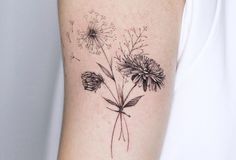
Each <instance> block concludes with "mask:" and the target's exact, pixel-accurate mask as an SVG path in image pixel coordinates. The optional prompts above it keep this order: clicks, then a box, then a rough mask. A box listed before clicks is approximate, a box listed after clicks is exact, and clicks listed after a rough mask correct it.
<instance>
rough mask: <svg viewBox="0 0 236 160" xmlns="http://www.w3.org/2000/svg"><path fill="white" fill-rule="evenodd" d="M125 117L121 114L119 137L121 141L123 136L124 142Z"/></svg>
mask: <svg viewBox="0 0 236 160" xmlns="http://www.w3.org/2000/svg"><path fill="white" fill-rule="evenodd" d="M122 117H123V116H122V113H120V136H119V139H118V140H120V138H121V136H122V138H123V140H124V142H125V136H124V132H123V122H122V119H123V118H122Z"/></svg>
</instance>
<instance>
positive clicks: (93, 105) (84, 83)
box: [58, 0, 184, 160]
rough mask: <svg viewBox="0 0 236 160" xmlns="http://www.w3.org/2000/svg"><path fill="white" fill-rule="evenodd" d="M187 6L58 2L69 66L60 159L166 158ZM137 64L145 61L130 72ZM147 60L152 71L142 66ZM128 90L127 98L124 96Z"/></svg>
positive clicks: (163, 0) (151, 0) (162, 1)
mask: <svg viewBox="0 0 236 160" xmlns="http://www.w3.org/2000/svg"><path fill="white" fill-rule="evenodd" d="M183 6H184V1H183V0H177V1H173V0H130V1H128V0H116V1H115V0H96V1H94V0H59V17H60V31H61V37H62V46H63V59H64V71H65V103H64V116H63V127H62V134H61V143H60V149H59V154H58V159H59V160H78V159H79V160H94V159H96V160H105V159H106V160H109V159H114V160H156V159H158V158H159V157H160V154H161V149H162V145H163V141H164V137H165V131H166V127H167V124H168V117H169V112H170V106H171V101H172V96H173V87H174V79H175V71H176V61H177V51H178V43H179V36H180V27H181V18H182V11H183ZM90 17H96V18H95V20H94V19H92V18H91V19H90V20H91V21H92V25H89V24H88V23H89V22H90V20H88V19H89V18H90ZM96 20H97V21H98V24H99V23H102V22H103V21H105V22H107V27H108V31H109V33H104V32H105V31H104V32H101V30H102V29H104V30H105V29H106V28H100V29H101V30H96V29H98V28H99V26H98V27H97V28H96V27H95V30H94V28H93V27H94V24H93V23H94V21H96ZM111 22H112V24H111ZM96 25H97V23H96ZM91 26H92V27H91ZM93 32H94V33H93ZM98 32H99V34H98ZM110 33H112V34H110ZM129 33H131V34H132V35H133V39H132V36H131V38H130V37H129ZM139 33H142V34H141V35H142V36H143V37H142V38H143V39H142V40H143V41H140V45H139V46H137V47H138V49H137V50H135V48H134V50H135V51H134V52H132V53H131V54H129V49H128V48H127V46H126V44H127V42H129V44H131V43H132V40H134V41H135V38H136V39H137V37H136V34H137V35H139ZM104 35H105V36H104ZM124 35H125V37H126V38H125V37H124ZM97 36H99V37H97ZM103 38H105V39H103ZM127 39H128V40H127ZM125 40H127V41H125ZM105 42H107V43H109V45H110V44H111V46H106V45H105ZM86 45H87V46H86ZM131 47H132V46H131ZM122 49H123V50H122ZM125 49H126V50H125ZM124 50H125V51H124ZM122 51H123V52H122ZM94 52H96V53H94ZM124 55H126V56H124ZM119 56H120V57H121V58H120V59H119ZM122 56H123V57H122ZM140 59H141V60H140ZM129 60H131V64H129V66H128V65H127V63H128V62H129ZM137 61H138V62H137ZM144 62H145V64H140V63H144ZM98 63H99V64H98ZM132 63H133V64H135V65H140V66H142V65H144V67H143V68H142V67H140V68H138V69H136V68H135V67H133V68H131V70H129V69H130V68H129V67H130V65H131V66H132ZM145 65H146V67H147V68H148V69H149V70H150V72H149V70H148V71H147V73H146V70H142V69H145ZM150 66H151V67H150ZM153 66H154V67H153ZM104 68H105V69H104ZM127 70H128V71H127ZM151 71H152V73H151ZM136 72H140V73H139V75H137V74H136ZM140 75H141V76H140ZM151 75H152V78H153V77H154V80H153V79H151V78H150V77H151ZM155 78H156V79H155ZM146 80H148V81H146ZM91 81H92V82H93V83H91ZM122 85H123V86H125V87H124V89H123V90H122V93H121V92H119V91H120V88H122V87H121V86H122ZM107 86H108V87H107ZM132 87H134V89H133V90H132ZM130 90H131V92H130V94H129V91H130ZM117 92H118V93H117ZM119 95H120V96H119ZM127 95H129V96H127ZM122 96H123V97H126V96H127V97H128V98H127V99H126V100H124V99H125V98H123V100H122ZM135 98H136V99H135ZM108 99H109V100H108ZM131 100H133V101H131ZM111 101H112V102H111ZM124 101H125V102H124ZM130 101H131V102H130ZM128 102H130V103H129V104H130V105H131V106H130V107H127V106H128V105H127V103H128ZM114 103H115V104H114ZM125 105H126V107H125ZM116 118H118V119H117V122H116Z"/></svg>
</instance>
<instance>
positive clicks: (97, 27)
mask: <svg viewBox="0 0 236 160" xmlns="http://www.w3.org/2000/svg"><path fill="white" fill-rule="evenodd" d="M85 19H86V21H87V23H88V24H87V28H86V29H85V30H84V31H83V30H82V31H81V30H80V31H77V36H78V37H77V43H78V46H79V47H81V48H85V49H87V50H88V52H89V53H91V54H97V55H99V56H101V58H105V60H106V62H107V64H105V65H102V64H100V63H97V65H98V67H99V68H100V70H101V73H95V72H93V71H85V72H84V73H82V75H81V79H82V85H83V87H84V89H85V90H87V91H91V92H95V93H97V91H98V90H99V89H100V88H102V87H104V89H106V90H107V91H108V93H109V94H110V96H111V98H107V97H102V98H103V99H104V101H105V102H107V103H108V104H109V105H110V107H107V109H109V110H110V111H112V112H115V113H116V118H115V122H114V125H113V128H112V132H111V139H110V154H111V158H113V145H114V136H115V132H116V131H117V125H118V124H119V125H120V127H119V132H118V133H119V137H118V140H123V141H124V142H125V143H126V144H127V147H126V150H127V151H129V146H130V131H129V126H128V121H127V118H131V115H129V114H127V113H126V108H128V107H133V106H136V105H137V104H138V102H139V101H140V100H141V98H142V97H143V96H144V94H143V95H139V96H136V97H134V98H131V96H132V93H133V91H134V89H135V88H139V89H141V90H142V91H143V93H145V92H147V91H150V92H152V91H153V92H157V91H158V90H160V89H162V88H163V86H164V81H165V74H164V70H163V69H162V68H161V66H160V64H158V63H157V62H156V61H155V60H154V59H152V58H149V57H148V54H147V53H145V47H147V46H148V45H147V44H146V41H145V40H146V39H147V38H148V37H147V36H146V35H145V33H146V32H147V27H146V26H145V27H142V28H131V29H127V30H125V33H124V35H123V39H122V40H121V41H120V42H119V47H118V49H117V54H116V56H115V57H108V53H109V51H110V50H109V49H111V48H112V44H113V43H114V42H115V41H117V39H116V36H115V29H116V28H115V26H114V24H113V23H107V22H106V17H105V16H103V15H100V14H99V13H97V12H95V11H90V12H89V13H88V15H86V16H85ZM72 22H73V23H72ZM70 23H71V25H72V26H73V24H74V21H70ZM66 36H67V37H69V36H68V34H67V35H66ZM69 41H70V39H69ZM109 55H112V54H111V53H110V54H109ZM113 61H115V62H116V63H114V62H113ZM105 66H108V68H107V67H105ZM114 69H116V70H114ZM118 74H120V77H122V81H120V80H119V81H118V80H117V79H118V78H117V77H118ZM109 80H110V81H112V82H113V83H111V84H109V85H108V83H107V81H109ZM127 83H132V84H133V85H132V87H131V88H127ZM111 85H114V87H112V86H111ZM112 88H115V90H114V89H113V90H112ZM127 90H128V91H127ZM126 92H127V93H126Z"/></svg>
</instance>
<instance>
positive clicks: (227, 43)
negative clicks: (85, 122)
mask: <svg viewBox="0 0 236 160" xmlns="http://www.w3.org/2000/svg"><path fill="white" fill-rule="evenodd" d="M235 16H236V1H235V0H187V2H186V6H185V13H184V19H183V29H182V37H181V42H180V49H179V56H178V68H177V77H176V85H175V91H174V101H173V105H172V112H171V116H170V122H169V127H168V132H167V136H166V140H165V144H164V149H163V154H162V157H161V160H235V159H236V153H235V148H236V138H235V136H234V135H236V109H235V107H236V98H235V92H236V86H235V82H236V76H235V75H236V74H235V68H236V63H235V58H236V56H235V54H236V53H235V52H236V49H235V47H236V45H235V42H236V32H235V28H236V22H235V21H236V17H235ZM0 26H1V27H0V35H1V36H0V57H1V58H0V128H1V131H0V160H56V155H57V147H58V143H59V135H60V124H61V113H62V106H63V71H62V64H61V59H60V54H61V53H60V46H59V35H58V28H57V27H58V24H57V7H56V0H49V1H48V0H40V1H32V0H21V1H19V0H0ZM56 79H57V80H56Z"/></svg>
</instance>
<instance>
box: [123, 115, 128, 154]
mask: <svg viewBox="0 0 236 160" xmlns="http://www.w3.org/2000/svg"><path fill="white" fill-rule="evenodd" d="M123 118H124V121H125V128H126V132H127V141H128V142H127V152H128V151H129V128H128V124H127V122H126V119H125V117H123Z"/></svg>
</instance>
